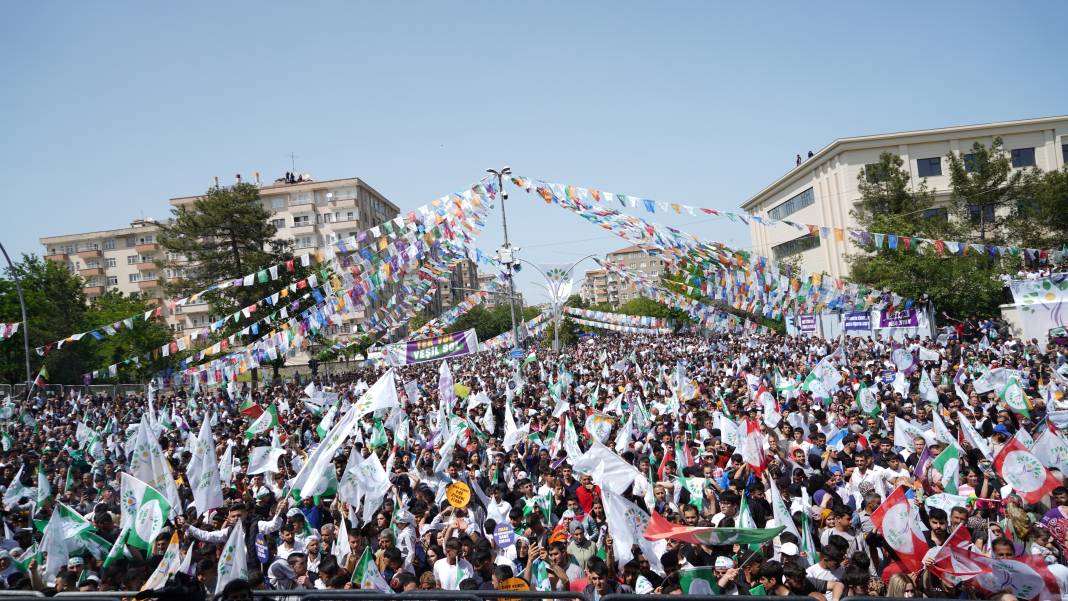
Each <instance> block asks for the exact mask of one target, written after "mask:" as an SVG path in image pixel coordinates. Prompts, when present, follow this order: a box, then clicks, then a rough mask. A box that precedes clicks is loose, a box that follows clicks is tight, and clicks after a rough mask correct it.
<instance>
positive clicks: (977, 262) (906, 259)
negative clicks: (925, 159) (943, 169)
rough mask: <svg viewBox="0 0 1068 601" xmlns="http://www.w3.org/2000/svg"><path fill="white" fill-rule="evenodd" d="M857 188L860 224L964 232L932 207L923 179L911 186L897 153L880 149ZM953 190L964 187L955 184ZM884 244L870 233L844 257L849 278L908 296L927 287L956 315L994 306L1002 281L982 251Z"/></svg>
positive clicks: (904, 232)
mask: <svg viewBox="0 0 1068 601" xmlns="http://www.w3.org/2000/svg"><path fill="white" fill-rule="evenodd" d="M873 174H874V175H873ZM858 188H859V189H860V192H861V196H862V198H861V202H860V204H859V205H858V206H857V208H856V209H854V211H853V217H854V218H855V219H856V220H857V222H858V223H859V224H860V226H861V227H862V228H863V229H864V230H867V231H873V232H881V233H893V234H895V235H897V236H899V237H908V238H911V237H915V236H919V237H924V238H932V239H944V238H951V239H957V240H959V239H961V237H962V236H964V235H965V232H964V231H963V227H964V226H962V224H960V223H959V222H953V221H950V220H948V219H943V218H942V217H941V215H940V213H939V212H938V211H936V210H935V209H936V207H935V202H934V197H933V195H932V194H931V193H930V192H929V191H928V190H927V186H926V183H925V182H921V183H920V185H919V186H917V187H916V188H915V189H912V187H911V186H910V185H909V174H908V173H907V172H906V171H905V170H904V169H903V161H902V160H901V158H900V157H898V156H896V155H893V154H891V153H883V154H882V155H881V156H880V157H879V163H878V164H877V165H875V166H872V167H871V168H869V169H867V170H865V173H861V174H860V175H859V176H858ZM954 194H955V195H959V196H960V195H963V194H965V192H964V191H963V190H954ZM889 246H890V245H889V243H888V242H882V241H880V245H879V247H878V248H876V246H875V238H874V237H872V238H871V239H870V240H867V244H866V245H865V246H864V250H865V251H866V252H865V253H864V254H861V255H854V256H851V257H850V258H849V261H850V263H851V270H850V279H851V280H852V281H853V282H855V283H857V284H862V285H865V286H870V287H872V288H877V289H881V290H891V291H893V292H895V293H897V294H899V295H901V296H903V297H905V298H910V299H920V298H921V297H922V296H923V294H925V293H926V294H928V295H929V296H930V300H931V301H932V302H933V303H934V305H935V307H937V308H938V309H939V310H943V311H946V312H948V313H951V314H955V315H973V314H981V315H990V314H993V313H994V312H996V311H997V306H998V303H999V301H1000V298H1001V283H1000V282H999V281H998V280H997V279H996V278H995V276H996V275H997V263H996V261H994V260H992V259H990V258H989V257H988V256H987V255H985V254H982V253H970V254H968V255H966V256H963V257H943V256H939V255H938V254H937V253H935V251H933V250H932V249H930V248H926V249H922V250H917V249H915V248H912V249H906V248H905V243H904V240H900V239H899V240H898V241H897V248H896V249H891V248H889Z"/></svg>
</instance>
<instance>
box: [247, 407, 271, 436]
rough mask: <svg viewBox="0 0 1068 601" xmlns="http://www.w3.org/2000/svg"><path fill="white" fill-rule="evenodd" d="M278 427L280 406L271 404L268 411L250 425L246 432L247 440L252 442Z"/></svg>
mask: <svg viewBox="0 0 1068 601" xmlns="http://www.w3.org/2000/svg"><path fill="white" fill-rule="evenodd" d="M276 426H278V405H277V404H276V403H271V405H270V406H269V407H267V410H266V411H264V412H263V415H261V416H259V417H257V418H256V421H254V422H252V423H251V424H249V426H248V429H247V430H245V439H246V440H252V439H253V438H255V437H257V436H259V435H260V434H264V433H266V432H269V431H270V430H271V428H274V427H276Z"/></svg>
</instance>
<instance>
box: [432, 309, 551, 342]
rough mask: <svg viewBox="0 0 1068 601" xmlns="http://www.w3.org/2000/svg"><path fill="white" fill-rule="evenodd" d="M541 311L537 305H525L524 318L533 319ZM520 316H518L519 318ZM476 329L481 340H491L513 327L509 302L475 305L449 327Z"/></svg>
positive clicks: (450, 329)
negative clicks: (494, 304) (487, 306)
mask: <svg viewBox="0 0 1068 601" xmlns="http://www.w3.org/2000/svg"><path fill="white" fill-rule="evenodd" d="M540 313H541V310H540V309H538V308H537V307H524V308H523V311H522V320H523V321H527V320H530V319H533V318H535V317H537V316H538V314H540ZM519 317H520V316H518V315H517V316H516V320H517V321H518V320H519ZM471 328H474V329H475V332H476V333H477V334H478V339H479V340H480V341H485V340H489V339H490V338H493V337H494V336H498V335H500V334H503V333H504V332H507V331H509V330H511V329H512V313H511V309H509V307H508V305H507V304H502V305H497V306H494V307H489V308H486V307H485V306H484V305H475V306H474V307H472V308H471V310H470V311H468V312H467V313H465V314H463V315H461V316H460V318H459V319H457V320H456V321H455V322H453V324H452V325H451V326H449V328H448V330H447V331H448V332H462V331H464V330H469V329H471Z"/></svg>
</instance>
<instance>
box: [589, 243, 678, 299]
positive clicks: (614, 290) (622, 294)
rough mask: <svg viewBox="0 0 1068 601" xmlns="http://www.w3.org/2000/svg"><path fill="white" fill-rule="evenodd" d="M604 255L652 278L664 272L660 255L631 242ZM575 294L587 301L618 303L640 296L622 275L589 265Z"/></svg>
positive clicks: (635, 287) (613, 262)
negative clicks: (656, 255)
mask: <svg viewBox="0 0 1068 601" xmlns="http://www.w3.org/2000/svg"><path fill="white" fill-rule="evenodd" d="M605 259H606V260H607V261H608V262H610V263H612V264H614V265H619V266H621V267H623V269H626V270H627V271H630V272H634V273H641V274H644V275H646V276H648V277H650V278H653V279H654V280H655V279H658V278H659V277H660V276H661V275H662V274H663V273H664V262H663V261H662V260H661V259H660V257H655V256H650V255H647V254H646V253H645V252H644V251H642V249H641V247H639V246H635V245H632V246H628V247H626V248H621V249H619V250H616V251H613V252H610V253H608V255H606V257H605ZM579 296H581V297H582V299H583V300H584V301H586V302H587V303H590V304H594V305H599V304H608V305H611V306H613V307H619V306H620V305H623V304H625V303H626V302H627V301H630V300H633V299H635V298H638V297H640V296H642V293H641V291H640V290H639V289H638V288H637V286H635V285H634V283H633V282H631V281H630V280H628V279H626V278H622V277H620V276H617V275H614V274H612V273H608V272H607V271H605V270H604V269H593V270H590V271H587V272H586V274H585V276H584V277H583V280H582V286H581V287H580V288H579Z"/></svg>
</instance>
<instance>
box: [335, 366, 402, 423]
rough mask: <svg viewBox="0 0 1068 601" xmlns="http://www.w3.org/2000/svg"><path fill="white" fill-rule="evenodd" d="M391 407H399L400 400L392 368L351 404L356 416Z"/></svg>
mask: <svg viewBox="0 0 1068 601" xmlns="http://www.w3.org/2000/svg"><path fill="white" fill-rule="evenodd" d="M393 407H400V400H398V398H397V383H396V381H395V379H394V375H393V370H392V369H391V370H389V371H387V372H386V373H385V374H384V375H383V376H382V377H381V378H379V379H378V381H377V382H375V385H374V386H372V387H371V388H370V389H368V390H367V392H365V393H363V396H361V397H360V400H358V401H356V404H355V405H353V408H355V410H356V411H355V413H356V417H357V418H359V417H362V416H363V415H364V414H365V413H371V412H372V411H378V410H379V409H390V408H393ZM349 412H350V413H351V412H352V410H351V409H350V411H349ZM346 415H347V414H346Z"/></svg>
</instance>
